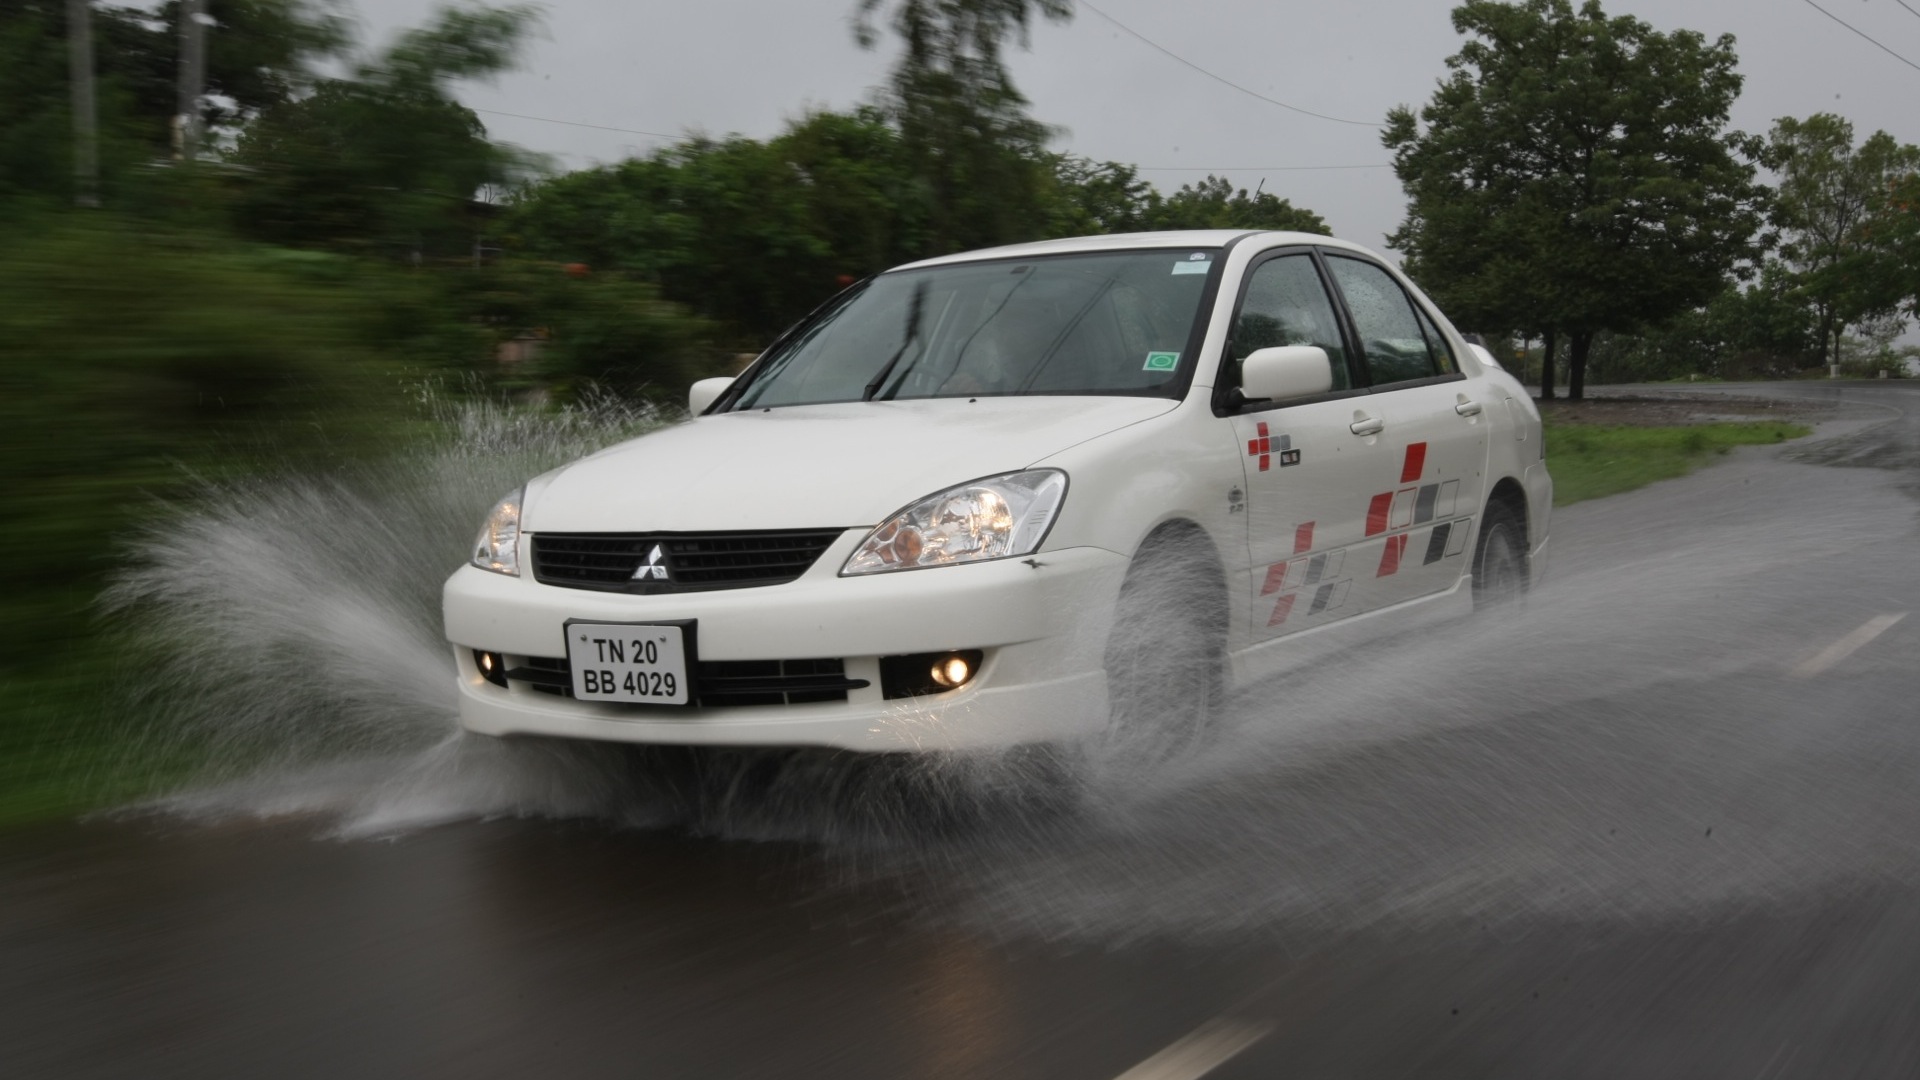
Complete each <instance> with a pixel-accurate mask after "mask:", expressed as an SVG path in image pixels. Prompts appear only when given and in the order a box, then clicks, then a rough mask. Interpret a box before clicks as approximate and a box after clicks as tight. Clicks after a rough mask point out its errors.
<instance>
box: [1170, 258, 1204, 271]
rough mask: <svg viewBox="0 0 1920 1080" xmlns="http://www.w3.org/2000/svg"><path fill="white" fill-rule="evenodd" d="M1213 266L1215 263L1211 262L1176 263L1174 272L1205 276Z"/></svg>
mask: <svg viewBox="0 0 1920 1080" xmlns="http://www.w3.org/2000/svg"><path fill="white" fill-rule="evenodd" d="M1212 266H1213V263H1211V262H1196V261H1193V260H1189V261H1187V262H1177V263H1174V264H1173V272H1174V273H1176V274H1204V273H1206V272H1207V270H1208V269H1209V268H1210V267H1212Z"/></svg>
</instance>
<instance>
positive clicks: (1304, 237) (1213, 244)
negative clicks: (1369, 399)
mask: <svg viewBox="0 0 1920 1080" xmlns="http://www.w3.org/2000/svg"><path fill="white" fill-rule="evenodd" d="M1255 236H1257V237H1260V238H1261V240H1262V241H1277V242H1280V243H1294V244H1319V245H1322V246H1324V247H1339V248H1348V249H1351V250H1354V251H1362V252H1364V251H1366V250H1367V249H1366V248H1363V247H1361V246H1360V245H1358V244H1353V243H1348V242H1347V241H1345V240H1335V239H1334V238H1333V237H1331V236H1321V235H1319V234H1317V233H1302V232H1263V231H1260V230H1254V229H1187V230H1183V231H1179V232H1136V233H1109V234H1107V235H1105V236H1074V237H1067V238H1065V239H1061V240H1039V241H1035V242H1033V243H1028V244H1008V245H1007V246H1005V247H995V248H981V249H980V250H978V251H962V252H959V253H957V254H954V255H942V256H940V257H938V258H933V259H922V260H920V261H919V262H911V263H907V264H905V265H904V266H896V267H894V269H895V270H917V269H920V268H921V267H925V266H945V265H948V264H950V263H966V262H980V261H983V260H987V259H1021V258H1027V257H1029V256H1039V255H1072V254H1079V253H1082V252H1098V251H1129V250H1132V251H1137V250H1140V249H1142V248H1217V247H1225V246H1226V245H1227V243H1228V242H1229V241H1231V240H1234V239H1236V238H1239V237H1255ZM1369 254H1371V253H1369Z"/></svg>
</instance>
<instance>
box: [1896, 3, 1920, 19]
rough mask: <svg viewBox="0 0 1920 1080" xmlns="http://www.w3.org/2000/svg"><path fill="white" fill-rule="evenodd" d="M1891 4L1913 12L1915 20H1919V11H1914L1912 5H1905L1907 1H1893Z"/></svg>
mask: <svg viewBox="0 0 1920 1080" xmlns="http://www.w3.org/2000/svg"><path fill="white" fill-rule="evenodd" d="M1893 2H1894V3H1896V4H1899V5H1900V6H1901V7H1903V8H1906V9H1907V10H1908V11H1911V12H1913V14H1914V16H1915V17H1916V18H1920V9H1916V8H1915V7H1914V6H1913V5H1912V4H1909V3H1907V0H1893Z"/></svg>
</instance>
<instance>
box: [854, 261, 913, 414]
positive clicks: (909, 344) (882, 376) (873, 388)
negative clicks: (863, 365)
mask: <svg viewBox="0 0 1920 1080" xmlns="http://www.w3.org/2000/svg"><path fill="white" fill-rule="evenodd" d="M926 304H927V279H926V278H921V279H920V280H919V281H918V282H917V283H915V285H914V286H913V302H912V304H911V305H910V306H909V308H908V310H907V340H905V341H903V342H901V343H900V348H898V349H897V350H895V351H894V354H893V355H892V356H890V357H888V358H887V362H886V364H885V365H884V366H883V367H881V369H880V370H879V371H877V372H875V373H874V376H873V378H872V379H871V380H870V381H869V382H868V383H867V389H866V392H865V393H862V394H861V395H860V400H861V401H872V400H873V395H875V394H877V393H879V392H880V387H881V386H883V385H885V384H886V381H887V376H888V375H891V374H893V366H894V365H895V364H898V363H899V362H900V358H901V357H903V356H905V355H907V350H908V349H911V348H913V343H914V342H916V341H918V340H920V316H921V313H922V312H923V311H924V309H925V308H926Z"/></svg>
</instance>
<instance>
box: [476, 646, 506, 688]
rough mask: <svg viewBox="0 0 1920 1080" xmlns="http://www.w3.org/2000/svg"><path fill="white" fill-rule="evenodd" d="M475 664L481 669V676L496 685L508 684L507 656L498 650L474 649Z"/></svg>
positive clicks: (503, 685)
mask: <svg viewBox="0 0 1920 1080" xmlns="http://www.w3.org/2000/svg"><path fill="white" fill-rule="evenodd" d="M473 663H474V666H475V667H477V668H479V669H480V677H481V678H483V679H485V680H487V681H488V682H490V683H492V684H493V685H495V686H498V687H502V688H504V687H505V686H506V685H507V658H506V657H504V656H501V655H500V654H499V653H497V652H486V651H484V650H481V649H475V650H473Z"/></svg>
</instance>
